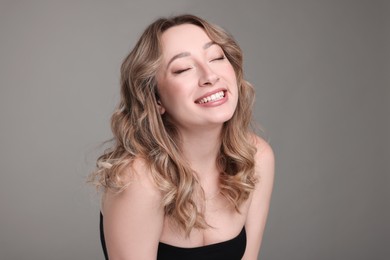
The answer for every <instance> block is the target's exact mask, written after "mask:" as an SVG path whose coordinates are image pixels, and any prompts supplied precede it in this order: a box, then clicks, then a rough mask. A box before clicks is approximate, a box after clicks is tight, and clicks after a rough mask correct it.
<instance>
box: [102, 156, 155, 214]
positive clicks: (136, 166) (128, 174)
mask: <svg viewBox="0 0 390 260" xmlns="http://www.w3.org/2000/svg"><path fill="white" fill-rule="evenodd" d="M122 177H123V182H124V183H126V186H125V189H124V190H123V191H122V192H120V193H116V192H113V191H110V190H107V191H106V192H105V194H104V196H103V208H102V211H103V212H104V211H105V209H106V208H110V205H111V204H115V203H116V202H120V201H121V200H129V199H136V198H138V197H139V198H144V199H146V198H149V199H151V200H157V201H158V200H160V199H161V194H160V192H159V190H158V188H157V186H156V184H155V183H154V181H153V178H152V175H151V172H150V170H149V167H148V166H147V163H146V162H145V161H144V160H143V159H141V158H137V159H135V160H134V161H133V163H132V164H131V165H129V166H128V167H127V168H126V169H124V172H123V175H122Z"/></svg>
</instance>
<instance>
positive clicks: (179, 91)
mask: <svg viewBox="0 0 390 260" xmlns="http://www.w3.org/2000/svg"><path fill="white" fill-rule="evenodd" d="M161 44H162V64H161V67H160V68H159V71H158V73H157V76H156V79H157V88H158V92H159V97H160V100H159V104H160V105H159V108H160V113H166V114H167V116H169V117H170V118H171V120H172V121H173V122H174V123H175V125H176V126H177V127H178V128H179V130H180V129H187V130H191V129H199V127H203V128H207V127H214V126H222V124H223V123H224V122H226V121H228V120H229V119H230V118H231V117H232V116H233V114H234V111H235V109H236V106H237V100H238V89H237V79H236V75H235V71H234V69H233V67H232V65H231V64H230V62H229V60H228V59H227V58H226V57H225V54H224V52H223V50H222V48H221V47H220V46H219V45H217V44H215V43H213V41H212V40H211V39H210V38H209V37H208V36H207V34H206V33H205V31H204V30H203V29H202V28H200V27H198V26H195V25H192V24H183V25H179V26H174V27H172V28H169V29H168V30H167V31H165V32H164V33H163V34H162V37H161Z"/></svg>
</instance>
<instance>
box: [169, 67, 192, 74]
mask: <svg viewBox="0 0 390 260" xmlns="http://www.w3.org/2000/svg"><path fill="white" fill-rule="evenodd" d="M190 69H191V68H187V69H182V70H175V71H174V72H173V74H180V73H183V72H185V71H187V70H190Z"/></svg>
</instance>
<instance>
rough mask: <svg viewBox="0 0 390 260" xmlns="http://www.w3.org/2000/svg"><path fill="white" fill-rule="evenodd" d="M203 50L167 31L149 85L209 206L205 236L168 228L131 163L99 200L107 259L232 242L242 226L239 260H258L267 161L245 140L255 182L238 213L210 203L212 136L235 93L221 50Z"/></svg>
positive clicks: (186, 35) (157, 198)
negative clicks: (122, 185)
mask: <svg viewBox="0 0 390 260" xmlns="http://www.w3.org/2000/svg"><path fill="white" fill-rule="evenodd" d="M210 42H211V40H210V39H209V37H208V36H207V34H206V33H205V32H204V31H203V30H202V29H201V28H199V27H197V26H194V25H189V24H184V25H179V26H175V27H172V28H170V29H168V30H167V31H166V32H164V33H163V35H162V51H163V63H162V65H161V68H160V70H159V71H158V74H157V76H156V77H157V83H158V84H157V85H158V91H159V95H160V101H159V107H158V109H159V111H160V113H162V114H163V113H167V115H168V116H169V117H170V118H171V119H172V120H173V121H174V122H175V124H176V125H177V127H178V129H179V131H180V134H181V136H182V139H183V143H182V149H183V154H184V156H185V157H186V159H187V160H188V161H189V163H190V165H191V167H192V168H193V169H194V170H195V171H196V172H197V173H198V175H199V179H200V183H201V185H202V188H203V189H204V191H205V194H206V198H209V199H208V200H207V202H206V204H205V207H204V214H205V218H206V221H207V223H208V224H210V225H211V226H213V228H207V229H204V230H196V229H194V230H193V231H192V232H191V234H190V236H189V237H188V238H186V237H185V234H184V233H183V232H182V231H180V230H178V229H177V228H175V226H174V224H173V221H172V219H169V217H165V216H164V210H163V208H162V207H161V206H160V205H161V203H160V202H161V194H160V193H159V190H158V189H157V187H156V185H155V184H154V182H153V180H152V179H151V175H150V173H149V172H148V169H147V167H146V163H145V162H143V161H142V160H141V159H137V160H136V161H135V164H134V165H133V167H132V169H128V174H127V176H128V178H129V179H128V180H129V181H131V184H130V186H129V187H128V188H127V189H126V190H125V191H124V192H122V193H120V194H118V195H115V194H112V193H110V192H107V193H106V194H105V196H104V198H103V206H102V211H103V214H104V232H105V235H106V245H107V248H108V253H109V256H110V259H156V255H157V248H158V243H159V242H160V241H161V242H164V243H167V244H170V245H174V246H178V247H198V246H203V245H208V244H213V243H218V242H222V241H226V240H229V239H232V238H233V237H236V236H237V235H238V234H239V233H240V231H241V229H242V227H243V226H244V225H245V228H246V232H247V247H246V251H245V255H244V257H243V259H245V260H252V259H253V260H255V259H257V257H258V253H259V249H260V245H261V239H262V236H263V232H264V227H265V223H266V218H267V214H268V209H269V203H270V198H271V193H272V186H273V178H274V155H273V151H272V149H271V147H270V146H269V145H268V144H267V143H266V142H265V141H264V140H263V139H261V138H259V137H257V136H253V142H254V144H255V146H256V147H257V153H256V155H255V162H256V165H255V171H256V175H257V176H258V177H259V182H258V183H257V184H256V187H255V190H254V191H253V192H252V193H251V195H250V197H249V199H248V200H247V201H245V202H244V203H243V204H242V205H241V208H240V211H241V214H239V213H237V212H236V211H235V210H233V209H231V208H230V207H227V205H228V204H227V201H225V199H224V198H223V197H221V196H215V194H218V190H219V183H218V176H219V172H218V170H217V166H216V163H215V162H216V157H217V153H218V149H219V147H220V142H219V135H220V133H221V129H222V124H223V123H224V122H225V121H227V120H229V119H230V118H231V117H232V115H233V113H234V110H235V108H236V105H237V99H238V93H237V83H236V76H235V73H234V70H233V68H232V66H231V64H230V62H229V61H228V60H227V59H226V58H222V57H224V55H223V51H222V49H221V48H220V47H219V46H218V45H216V44H211V43H210ZM174 57H175V58H174ZM172 58H174V59H173V60H172ZM178 72H180V73H178ZM219 90H223V91H224V93H225V97H224V98H223V100H219V101H215V102H212V103H207V105H204V104H198V102H197V101H198V100H199V98H201V97H204V96H205V95H207V94H210V93H215V92H218V91H219ZM130 172H131V173H130ZM130 176H131V177H130Z"/></svg>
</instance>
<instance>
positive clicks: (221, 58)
mask: <svg viewBox="0 0 390 260" xmlns="http://www.w3.org/2000/svg"><path fill="white" fill-rule="evenodd" d="M224 59H225V55H223V56H221V57H218V58H216V59H212V60H211V61H217V60H224Z"/></svg>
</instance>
